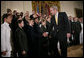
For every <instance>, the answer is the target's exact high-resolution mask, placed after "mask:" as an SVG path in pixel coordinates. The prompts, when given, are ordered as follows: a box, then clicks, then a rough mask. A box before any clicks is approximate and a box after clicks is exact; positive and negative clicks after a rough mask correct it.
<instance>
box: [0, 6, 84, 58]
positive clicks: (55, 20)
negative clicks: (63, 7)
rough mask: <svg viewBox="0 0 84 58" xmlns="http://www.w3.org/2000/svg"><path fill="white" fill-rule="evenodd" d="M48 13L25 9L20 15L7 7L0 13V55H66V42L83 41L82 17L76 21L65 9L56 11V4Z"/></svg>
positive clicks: (73, 43) (72, 43) (78, 42)
mask: <svg viewBox="0 0 84 58" xmlns="http://www.w3.org/2000/svg"><path fill="white" fill-rule="evenodd" d="M50 12H51V15H45V14H44V15H42V14H41V13H35V11H33V12H32V14H31V15H30V16H29V11H26V13H25V14H24V16H23V12H20V13H19V12H17V10H14V11H13V14H12V11H11V9H7V13H6V14H3V16H2V25H1V56H2V57H28V56H64V57H66V56H67V46H68V45H77V44H80V43H81V44H82V43H83V32H82V31H81V30H82V28H81V25H83V24H82V22H83V21H82V18H80V20H79V21H78V18H77V17H74V18H73V19H72V17H71V16H70V17H68V16H67V14H66V13H65V12H58V8H57V7H56V6H52V7H50ZM72 20H73V22H72ZM82 27H83V26H82ZM80 32H81V38H82V39H81V42H80V40H79V38H80V37H79V36H80ZM67 40H68V41H67ZM58 42H59V46H58ZM68 43H69V44H68ZM58 47H60V51H59V48H58ZM60 52H61V53H60Z"/></svg>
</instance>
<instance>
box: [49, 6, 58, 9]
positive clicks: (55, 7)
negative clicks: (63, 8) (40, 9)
mask: <svg viewBox="0 0 84 58" xmlns="http://www.w3.org/2000/svg"><path fill="white" fill-rule="evenodd" d="M50 8H53V9H56V10H58V7H57V6H51V7H50Z"/></svg>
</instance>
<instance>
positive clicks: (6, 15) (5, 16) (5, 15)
mask: <svg viewBox="0 0 84 58" xmlns="http://www.w3.org/2000/svg"><path fill="white" fill-rule="evenodd" d="M8 16H12V15H11V14H7V13H6V14H4V15H3V16H2V19H3V20H4V18H7V17H8Z"/></svg>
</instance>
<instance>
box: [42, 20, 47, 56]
mask: <svg viewBox="0 0 84 58" xmlns="http://www.w3.org/2000/svg"><path fill="white" fill-rule="evenodd" d="M41 32H42V39H41V56H48V30H47V27H46V21H45V20H43V21H42V26H41Z"/></svg>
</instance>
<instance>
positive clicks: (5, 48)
mask: <svg viewBox="0 0 84 58" xmlns="http://www.w3.org/2000/svg"><path fill="white" fill-rule="evenodd" d="M11 20H12V15H11V14H5V15H4V23H3V24H2V25H1V56H2V57H11V51H12V47H11V42H10V35H11V34H10V31H11V29H10V27H9V24H10V23H11Z"/></svg>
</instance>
